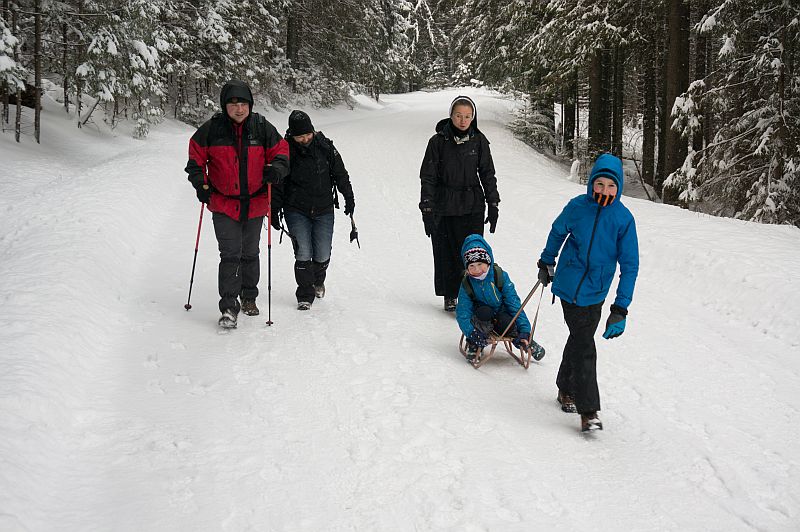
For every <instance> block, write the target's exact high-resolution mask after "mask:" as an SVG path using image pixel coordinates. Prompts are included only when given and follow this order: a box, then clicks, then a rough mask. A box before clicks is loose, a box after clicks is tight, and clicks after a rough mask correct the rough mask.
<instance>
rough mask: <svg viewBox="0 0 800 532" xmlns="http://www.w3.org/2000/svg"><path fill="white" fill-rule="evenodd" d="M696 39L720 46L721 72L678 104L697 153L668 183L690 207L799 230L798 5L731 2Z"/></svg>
mask: <svg viewBox="0 0 800 532" xmlns="http://www.w3.org/2000/svg"><path fill="white" fill-rule="evenodd" d="M697 31H698V32H700V33H703V34H707V35H708V36H709V37H710V38H711V40H712V42H716V43H717V46H716V50H715V51H716V61H715V62H716V65H715V67H716V68H715V69H714V70H713V71H712V72H710V73H709V74H708V76H706V77H705V78H704V79H699V80H696V81H695V82H694V83H692V85H691V86H690V87H689V90H688V91H686V93H684V94H683V95H682V96H681V97H680V98H679V99H678V100H677V101H676V103H675V108H674V109H673V115H674V117H675V122H676V125H677V126H678V127H679V128H680V129H681V130H682V131H683V133H684V135H685V136H687V137H691V136H693V135H694V134H695V133H696V132H697V131H698V130H700V129H701V128H702V127H703V126H704V125H705V124H707V123H708V122H711V123H712V124H713V129H714V131H715V133H714V135H713V137H712V138H711V139H710V141H709V142H707V143H706V144H705V145H701V146H698V147H697V149H696V150H695V149H692V150H691V151H690V153H689V154H688V156H687V157H686V160H685V161H684V164H683V166H682V167H681V168H680V169H679V170H678V171H677V172H675V173H674V174H673V175H672V176H670V178H669V180H668V184H669V185H671V186H673V187H674V188H675V189H676V190H678V191H679V193H680V199H681V201H684V202H687V203H688V202H699V201H710V202H712V204H713V205H715V206H717V209H721V210H722V212H724V213H726V214H729V215H733V216H736V217H738V218H743V219H747V220H756V221H764V222H771V223H791V224H794V225H800V71H798V69H797V59H798V57H799V56H800V6H798V5H797V4H796V3H792V2H784V1H775V2H766V3H765V2H755V1H747V0H741V1H733V0H728V1H725V2H722V3H721V4H720V5H718V6H717V7H715V8H714V9H712V10H710V11H709V12H708V13H707V14H706V15H705V16H704V17H703V18H702V20H701V21H700V22H699V23H698V25H697Z"/></svg>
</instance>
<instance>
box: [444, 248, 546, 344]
mask: <svg viewBox="0 0 800 532" xmlns="http://www.w3.org/2000/svg"><path fill="white" fill-rule="evenodd" d="M474 247H482V248H484V249H485V250H486V251H487V252H488V253H489V257H490V258H491V261H492V264H490V265H489V273H488V274H487V275H486V278H485V279H483V280H482V281H481V280H478V279H475V278H474V277H472V276H471V275H469V274H466V275H467V279H468V281H467V282H468V283H470V285H472V290H473V291H474V292H475V300H476V301H473V300H472V298H471V297H470V296H469V295H468V294H467V292H466V290H464V286H463V284H462V285H461V287H460V288H459V290H458V305H456V320H457V321H458V326H459V328H460V329H461V332H463V333H464V335H465V336H469V335H470V334H471V333H472V330H473V329H474V328H475V327H473V325H472V315H473V314H474V313H475V308H476V307H478V306H481V305H489V306H490V307H491V308H492V310H494V315H495V316H496V315H497V313H498V312H500V311H501V310H504V311H505V312H507V313H509V314H510V315H511V316H514V314H516V313H517V311H518V310H519V307H520V306H521V303H520V300H519V296H518V295H517V291H516V289H515V288H514V283H512V282H511V279H510V278H509V277H508V273H506V272H505V270H504V271H503V283H502V284H503V289H502V290H500V289H499V288H497V287H496V286H495V284H494V268H493V264H494V254H493V253H492V248H491V247H490V246H489V244H488V243H487V242H486V240H484V238H483V237H482V236H481V235H477V234H475V235H469V236H468V237H467V238H465V239H464V244H463V245H462V246H461V256H462V257H463V256H464V253H465V252H466V251H467V250H468V249H471V248H474ZM462 260H463V259H462ZM466 266H467V265H466V264H464V267H465V268H466ZM516 324H517V330H518V331H519V332H520V333H524V334H527V333H530V332H531V322H529V321H528V317H527V316H526V315H525V311H524V310H523V311H522V312H520V314H519V317H518V318H517V321H516ZM500 332H502V331H500Z"/></svg>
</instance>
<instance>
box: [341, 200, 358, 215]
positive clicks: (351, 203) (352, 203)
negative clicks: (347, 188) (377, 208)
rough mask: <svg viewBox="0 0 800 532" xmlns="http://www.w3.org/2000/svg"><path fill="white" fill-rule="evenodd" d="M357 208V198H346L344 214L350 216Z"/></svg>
mask: <svg viewBox="0 0 800 532" xmlns="http://www.w3.org/2000/svg"><path fill="white" fill-rule="evenodd" d="M355 210H356V199H355V198H353V197H350V198H345V199H344V214H345V216H350V215H351V214H353V211H355Z"/></svg>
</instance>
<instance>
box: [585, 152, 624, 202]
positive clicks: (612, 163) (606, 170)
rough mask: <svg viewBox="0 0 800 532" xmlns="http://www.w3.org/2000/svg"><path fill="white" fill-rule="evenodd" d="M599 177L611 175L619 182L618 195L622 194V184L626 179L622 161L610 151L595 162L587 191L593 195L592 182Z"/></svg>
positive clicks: (587, 184)
mask: <svg viewBox="0 0 800 532" xmlns="http://www.w3.org/2000/svg"><path fill="white" fill-rule="evenodd" d="M597 177H609V178H611V179H613V180H614V182H615V183H616V184H617V197H620V196H622V185H623V184H624V181H625V179H624V178H623V177H624V174H623V173H622V161H621V160H620V159H619V157H615V156H614V155H611V154H610V153H604V154H603V155H601V156H600V157H598V158H597V160H596V161H595V162H594V166H593V167H592V172H591V173H590V174H589V182H588V183H586V193H587V194H588V195H589V197H590V198H591V197H592V184H593V183H594V180H595V178H597Z"/></svg>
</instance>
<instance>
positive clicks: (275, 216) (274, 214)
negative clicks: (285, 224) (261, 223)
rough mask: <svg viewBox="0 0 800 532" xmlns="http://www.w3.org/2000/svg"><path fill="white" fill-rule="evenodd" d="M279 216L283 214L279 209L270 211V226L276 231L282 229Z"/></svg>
mask: <svg viewBox="0 0 800 532" xmlns="http://www.w3.org/2000/svg"><path fill="white" fill-rule="evenodd" d="M281 216H283V213H282V212H281V210H280V209H272V211H271V212H270V225H271V226H272V227H274V228H275V230H276V231H280V230H281V229H283V228H282V227H281Z"/></svg>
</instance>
